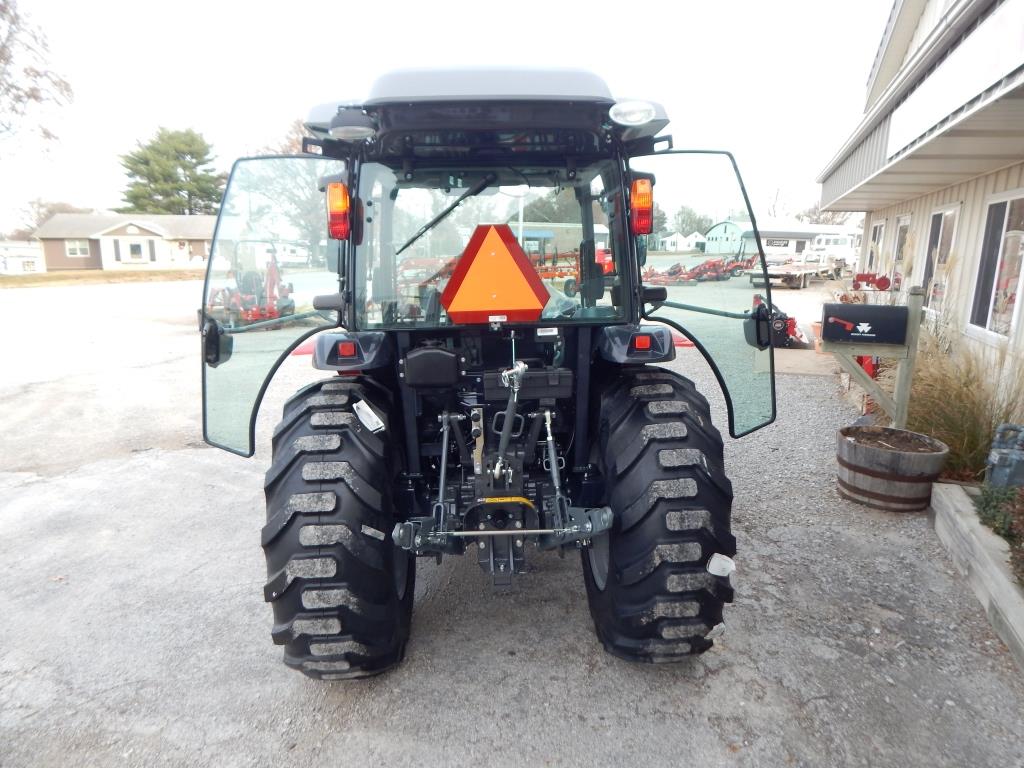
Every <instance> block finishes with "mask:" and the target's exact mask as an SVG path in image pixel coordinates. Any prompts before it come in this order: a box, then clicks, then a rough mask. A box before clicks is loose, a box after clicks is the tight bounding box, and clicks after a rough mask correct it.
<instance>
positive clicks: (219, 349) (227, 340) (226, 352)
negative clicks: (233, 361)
mask: <svg viewBox="0 0 1024 768" xmlns="http://www.w3.org/2000/svg"><path fill="white" fill-rule="evenodd" d="M202 333H203V360H204V361H205V362H206V364H207V365H208V366H210V367H211V368H216V367H217V366H218V365H220V364H221V363H223V362H226V361H227V360H228V359H229V358H230V357H231V352H232V350H233V349H234V344H235V340H234V338H233V337H231V336H230V335H225V334H222V333H221V331H220V326H219V325H217V321H216V320H209V319H208V320H207V321H206V323H205V324H204V325H203V331H202Z"/></svg>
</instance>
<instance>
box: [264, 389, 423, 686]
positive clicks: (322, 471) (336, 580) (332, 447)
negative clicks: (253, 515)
mask: <svg viewBox="0 0 1024 768" xmlns="http://www.w3.org/2000/svg"><path fill="white" fill-rule="evenodd" d="M360 400H361V401H364V402H365V403H366V404H367V405H369V406H370V407H372V408H373V410H374V412H375V413H376V414H377V416H378V417H379V418H380V419H381V421H383V422H384V425H385V428H384V430H383V431H382V432H378V433H373V432H370V430H368V429H367V428H366V427H365V426H363V424H362V423H361V422H360V421H359V419H358V417H357V416H356V414H355V413H354V412H353V409H352V406H353V404H354V403H356V402H357V401H360ZM390 406H391V396H390V394H389V392H388V391H387V390H386V389H385V388H384V387H382V386H380V385H379V384H377V383H376V382H374V381H373V380H372V379H369V378H367V377H359V378H355V379H349V378H341V377H337V376H336V377H334V378H331V379H328V380H325V381H320V382H317V383H315V384H312V385H310V386H308V387H306V388H304V389H302V390H300V391H299V392H298V393H296V394H295V395H294V396H293V397H292V398H291V399H290V400H289V401H288V402H287V403H286V404H285V406H284V417H283V418H282V420H281V423H280V424H278V426H277V429H275V430H274V440H273V460H272V463H271V466H270V470H269V471H268V472H267V475H266V483H265V491H266V497H267V524H266V526H265V527H264V528H263V551H264V553H265V554H266V558H267V575H268V577H269V578H268V582H267V585H266V587H265V588H264V598H265V599H266V600H267V602H269V603H271V605H272V606H273V610H274V628H273V632H272V637H273V639H274V642H275V643H276V644H278V645H283V646H284V662H285V664H287V665H288V666H289V667H292V668H295V669H299V670H301V671H302V672H303V673H304V674H306V675H308V676H310V677H314V678H319V679H322V680H338V679H349V678H359V677H370V676H372V675H376V674H379V673H381V672H384V671H385V670H387V669H390V668H391V667H394V666H396V665H397V664H398V663H399V662H401V660H402V657H403V656H404V654H405V644H406V641H407V640H408V638H409V626H410V622H411V618H412V601H413V592H414V586H415V581H416V561H415V558H414V557H413V556H412V555H410V554H409V553H408V552H406V551H404V550H401V549H398V548H397V547H395V545H394V543H393V542H392V540H391V530H392V528H393V527H394V525H395V522H396V518H395V512H394V502H393V498H392V488H393V487H394V481H395V476H396V474H397V471H398V468H399V467H398V464H399V462H398V459H397V452H396V451H395V449H394V446H393V445H392V443H391V440H392V432H391V428H392V424H391V423H390Z"/></svg>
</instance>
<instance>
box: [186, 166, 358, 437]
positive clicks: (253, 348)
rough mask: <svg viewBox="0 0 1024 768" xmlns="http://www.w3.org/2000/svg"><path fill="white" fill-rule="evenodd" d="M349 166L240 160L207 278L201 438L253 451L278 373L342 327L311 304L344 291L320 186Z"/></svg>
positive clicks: (338, 245)
mask: <svg viewBox="0 0 1024 768" xmlns="http://www.w3.org/2000/svg"><path fill="white" fill-rule="evenodd" d="M343 170H344V164H343V163H341V162H339V161H337V160H326V159H321V158H313V157H261V158H252V159H244V160H239V161H238V162H236V163H235V165H234V168H233V169H232V171H231V177H230V179H229V180H228V185H227V190H226V191H225V193H224V200H223V203H222V205H221V210H220V214H219V216H218V219H217V229H216V233H215V235H214V239H213V245H212V248H211V252H210V258H209V263H208V265H207V272H206V284H205V288H204V294H203V306H202V311H201V318H200V321H201V329H202V333H203V438H204V439H205V440H206V442H208V443H210V444H211V445H214V446H217V447H218V448H223V449H225V450H227V451H231V452H232V453H237V454H240V455H242V456H251V455H252V454H253V451H254V433H255V423H256V412H257V410H258V408H259V403H260V400H261V399H262V397H263V392H264V390H265V389H266V386H267V382H268V381H269V380H270V377H271V376H272V375H273V372H274V371H275V370H276V369H277V367H278V366H279V365H280V364H281V362H282V361H283V360H284V359H285V356H286V355H287V354H288V353H289V352H290V351H291V350H292V349H294V348H295V347H296V346H297V345H298V344H299V342H301V341H302V340H303V339H304V338H306V337H308V336H310V335H312V334H313V333H316V332H317V331H318V330H320V329H322V328H325V327H330V326H336V325H337V324H338V313H337V312H336V311H334V310H317V309H315V308H314V306H313V298H314V297H315V296H319V295H325V294H336V293H338V292H339V274H338V264H339V263H340V262H341V258H340V256H341V249H342V248H343V247H344V244H342V243H340V242H338V241H335V240H330V239H328V237H327V227H326V213H325V204H324V197H323V193H322V192H320V190H319V186H320V184H319V180H320V179H321V178H322V177H324V176H327V175H332V174H338V173H341V172H342V171H343Z"/></svg>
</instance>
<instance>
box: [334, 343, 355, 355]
mask: <svg viewBox="0 0 1024 768" xmlns="http://www.w3.org/2000/svg"><path fill="white" fill-rule="evenodd" d="M355 356H356V343H355V342H354V341H339V342H338V357H355Z"/></svg>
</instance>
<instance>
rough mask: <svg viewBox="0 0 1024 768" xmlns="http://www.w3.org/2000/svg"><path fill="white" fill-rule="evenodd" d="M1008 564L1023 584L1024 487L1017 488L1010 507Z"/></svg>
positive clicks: (1007, 538)
mask: <svg viewBox="0 0 1024 768" xmlns="http://www.w3.org/2000/svg"><path fill="white" fill-rule="evenodd" d="M1006 540H1007V541H1009V542H1010V566H1011V567H1012V568H1013V572H1014V573H1015V574H1017V581H1019V582H1020V583H1021V584H1024V488H1018V489H1017V493H1016V495H1015V496H1014V498H1013V502H1012V505H1011V509H1010V535H1009V536H1007V537H1006Z"/></svg>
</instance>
